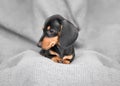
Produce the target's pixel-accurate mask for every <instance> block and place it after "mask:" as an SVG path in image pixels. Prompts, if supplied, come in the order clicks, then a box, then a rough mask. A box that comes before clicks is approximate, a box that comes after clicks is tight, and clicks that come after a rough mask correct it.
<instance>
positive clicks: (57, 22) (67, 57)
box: [38, 15, 78, 64]
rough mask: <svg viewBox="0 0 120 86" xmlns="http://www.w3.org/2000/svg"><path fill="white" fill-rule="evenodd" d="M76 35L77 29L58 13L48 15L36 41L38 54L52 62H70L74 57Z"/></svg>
mask: <svg viewBox="0 0 120 86" xmlns="http://www.w3.org/2000/svg"><path fill="white" fill-rule="evenodd" d="M77 37H78V29H77V28H76V27H75V26H74V25H73V24H72V23H71V22H69V21H68V20H66V19H65V18H63V17H62V16H60V15H53V16H51V17H49V18H48V19H47V20H46V22H45V24H44V28H43V35H42V37H41V39H40V41H39V43H38V46H39V47H41V48H42V49H41V51H40V54H41V55H43V56H45V57H48V58H50V59H52V60H53V61H54V62H58V63H64V64H70V63H71V62H72V60H73V59H74V57H75V51H74V46H73V43H74V42H75V40H76V39H77Z"/></svg>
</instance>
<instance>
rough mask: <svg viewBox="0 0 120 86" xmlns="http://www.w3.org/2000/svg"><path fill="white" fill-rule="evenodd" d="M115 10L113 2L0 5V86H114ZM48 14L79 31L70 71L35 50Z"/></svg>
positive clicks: (119, 4) (118, 55)
mask: <svg viewBox="0 0 120 86" xmlns="http://www.w3.org/2000/svg"><path fill="white" fill-rule="evenodd" d="M119 9H120V1H119V0H74V1H70V0H59V1H56V0H51V1H50V0H34V1H33V0H0V86H120V18H119V15H120V11H119ZM53 14H60V15H62V16H63V17H65V18H66V19H68V20H70V21H71V22H72V23H73V24H74V25H75V26H79V27H80V32H79V37H78V39H77V41H76V46H75V51H76V57H75V60H74V61H73V62H72V63H71V64H70V65H65V64H58V63H55V62H53V61H51V60H50V59H48V58H45V57H43V56H41V55H40V54H39V51H40V49H39V48H38V47H37V46H36V43H37V42H38V40H39V38H40V36H41V34H42V27H43V23H44V21H45V19H46V18H47V17H49V16H51V15H53Z"/></svg>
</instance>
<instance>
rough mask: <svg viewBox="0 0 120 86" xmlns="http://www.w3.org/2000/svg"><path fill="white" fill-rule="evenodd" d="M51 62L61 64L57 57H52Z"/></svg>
mask: <svg viewBox="0 0 120 86" xmlns="http://www.w3.org/2000/svg"><path fill="white" fill-rule="evenodd" d="M51 60H52V61H54V62H56V63H62V59H61V58H60V57H58V56H56V57H53V58H52V59H51Z"/></svg>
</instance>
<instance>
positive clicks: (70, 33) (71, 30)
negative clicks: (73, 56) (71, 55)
mask: <svg viewBox="0 0 120 86" xmlns="http://www.w3.org/2000/svg"><path fill="white" fill-rule="evenodd" d="M77 37H78V30H77V28H76V27H75V26H74V25H73V24H72V23H71V22H69V21H67V20H63V22H62V28H61V33H60V38H59V42H60V45H61V47H63V48H67V47H69V46H71V45H72V44H73V43H74V42H75V40H76V39H77Z"/></svg>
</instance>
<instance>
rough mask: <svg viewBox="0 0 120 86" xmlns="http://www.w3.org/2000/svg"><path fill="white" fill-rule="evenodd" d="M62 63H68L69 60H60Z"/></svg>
mask: <svg viewBox="0 0 120 86" xmlns="http://www.w3.org/2000/svg"><path fill="white" fill-rule="evenodd" d="M62 63H63V64H70V61H69V60H67V59H64V60H63V61H62Z"/></svg>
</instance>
